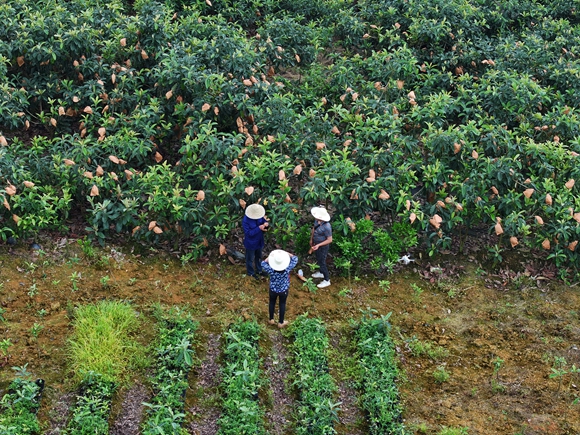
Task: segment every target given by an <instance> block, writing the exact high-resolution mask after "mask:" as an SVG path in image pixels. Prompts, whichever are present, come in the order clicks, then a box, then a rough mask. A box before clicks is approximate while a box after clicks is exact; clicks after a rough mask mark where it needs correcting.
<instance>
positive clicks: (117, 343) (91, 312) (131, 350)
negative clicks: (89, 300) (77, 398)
mask: <svg viewBox="0 0 580 435" xmlns="http://www.w3.org/2000/svg"><path fill="white" fill-rule="evenodd" d="M139 325H140V322H139V319H138V318H137V316H136V313H135V311H134V310H133V308H132V307H131V306H130V305H129V304H128V303H126V302H118V301H101V302H99V303H97V304H89V305H84V306H81V307H79V308H77V309H76V312H75V316H74V321H73V327H74V332H73V335H72V336H71V338H70V339H69V344H68V348H69V356H70V361H71V368H72V370H73V372H74V376H75V379H76V380H77V381H79V382H80V381H82V380H83V379H84V378H85V376H86V374H87V373H98V374H99V375H100V377H101V378H102V380H103V381H107V382H113V383H118V382H121V381H122V380H123V379H124V378H125V377H126V375H127V373H128V372H129V370H130V369H132V368H135V367H136V366H137V365H138V362H139V361H144V360H145V358H144V356H145V352H144V350H143V348H142V347H141V346H140V345H139V344H138V343H137V342H136V341H135V339H134V338H133V333H135V332H136V331H137V330H138V328H139Z"/></svg>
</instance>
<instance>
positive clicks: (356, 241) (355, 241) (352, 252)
mask: <svg viewBox="0 0 580 435" xmlns="http://www.w3.org/2000/svg"><path fill="white" fill-rule="evenodd" d="M344 222H345V220H343V217H342V216H341V219H339V220H338V221H337V223H335V225H334V226H335V228H334V230H335V232H334V236H333V240H334V241H335V244H336V247H337V249H338V253H339V256H338V257H337V259H336V260H335V263H336V264H338V265H339V266H340V264H342V263H341V261H343V260H344V261H348V262H349V264H350V266H349V268H350V267H354V269H355V270H366V269H368V268H369V267H370V268H372V269H373V270H374V271H375V272H380V271H381V270H383V269H385V268H386V269H387V270H390V269H392V267H393V265H394V264H395V263H396V262H397V261H398V260H399V256H400V255H401V254H402V253H403V252H405V251H406V250H407V249H410V248H413V247H414V246H416V245H417V243H418V238H417V232H416V230H415V229H414V228H412V227H411V226H410V225H409V224H407V223H401V222H396V223H394V224H393V226H392V228H391V231H387V230H385V229H383V228H375V226H374V223H373V221H371V220H369V219H361V220H360V221H357V222H356V223H355V222H350V224H351V225H354V226H353V228H354V231H352V230H351V229H350V227H349V225H346V224H345V223H344ZM370 259H372V261H369V260H370Z"/></svg>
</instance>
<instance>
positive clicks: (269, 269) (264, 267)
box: [262, 258, 274, 275]
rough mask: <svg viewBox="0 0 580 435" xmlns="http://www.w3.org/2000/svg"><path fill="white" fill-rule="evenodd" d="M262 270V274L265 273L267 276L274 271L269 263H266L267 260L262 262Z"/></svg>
mask: <svg viewBox="0 0 580 435" xmlns="http://www.w3.org/2000/svg"><path fill="white" fill-rule="evenodd" d="M262 270H264V272H266V273H267V274H268V275H270V273H271V272H273V271H274V269H272V267H271V266H270V263H268V259H267V258H266V259H265V260H264V261H262Z"/></svg>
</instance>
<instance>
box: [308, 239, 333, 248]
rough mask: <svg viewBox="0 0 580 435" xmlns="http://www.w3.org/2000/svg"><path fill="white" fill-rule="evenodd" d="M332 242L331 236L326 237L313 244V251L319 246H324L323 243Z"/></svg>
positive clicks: (328, 243)
mask: <svg viewBox="0 0 580 435" xmlns="http://www.w3.org/2000/svg"><path fill="white" fill-rule="evenodd" d="M331 243H332V236H330V237H327V238H326V239H325V240H324V241H322V242H320V243H318V244H316V245H314V246H313V247H312V250H313V251H316V250H317V249H318V248H320V247H321V246H325V245H330V244H331Z"/></svg>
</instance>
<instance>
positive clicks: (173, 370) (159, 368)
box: [142, 308, 198, 435]
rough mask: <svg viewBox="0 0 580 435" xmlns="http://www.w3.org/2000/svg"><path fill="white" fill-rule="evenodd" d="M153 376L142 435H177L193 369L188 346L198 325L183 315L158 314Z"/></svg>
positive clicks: (183, 416) (190, 350)
mask: <svg viewBox="0 0 580 435" xmlns="http://www.w3.org/2000/svg"><path fill="white" fill-rule="evenodd" d="M158 320H159V323H158V324H159V331H158V338H157V340H158V344H157V346H156V348H155V375H154V376H153V377H152V378H151V386H152V388H153V390H154V394H155V395H154V397H153V400H152V401H151V403H148V404H146V405H147V407H148V408H149V409H148V412H147V418H146V420H145V423H144V426H143V431H142V433H143V435H157V434H166V435H170V434H171V435H180V434H181V433H182V431H181V425H182V424H183V421H184V420H185V413H184V412H183V411H184V409H183V408H184V400H185V392H186V390H187V387H188V382H187V375H188V374H189V371H190V369H191V367H192V365H193V357H194V351H193V349H192V343H193V340H194V336H195V331H196V329H197V327H198V324H197V323H195V322H194V321H193V320H192V319H191V317H190V316H188V315H187V314H186V313H184V312H182V311H180V310H178V309H175V308H174V309H172V310H170V311H169V312H168V313H163V312H159V313H158Z"/></svg>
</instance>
